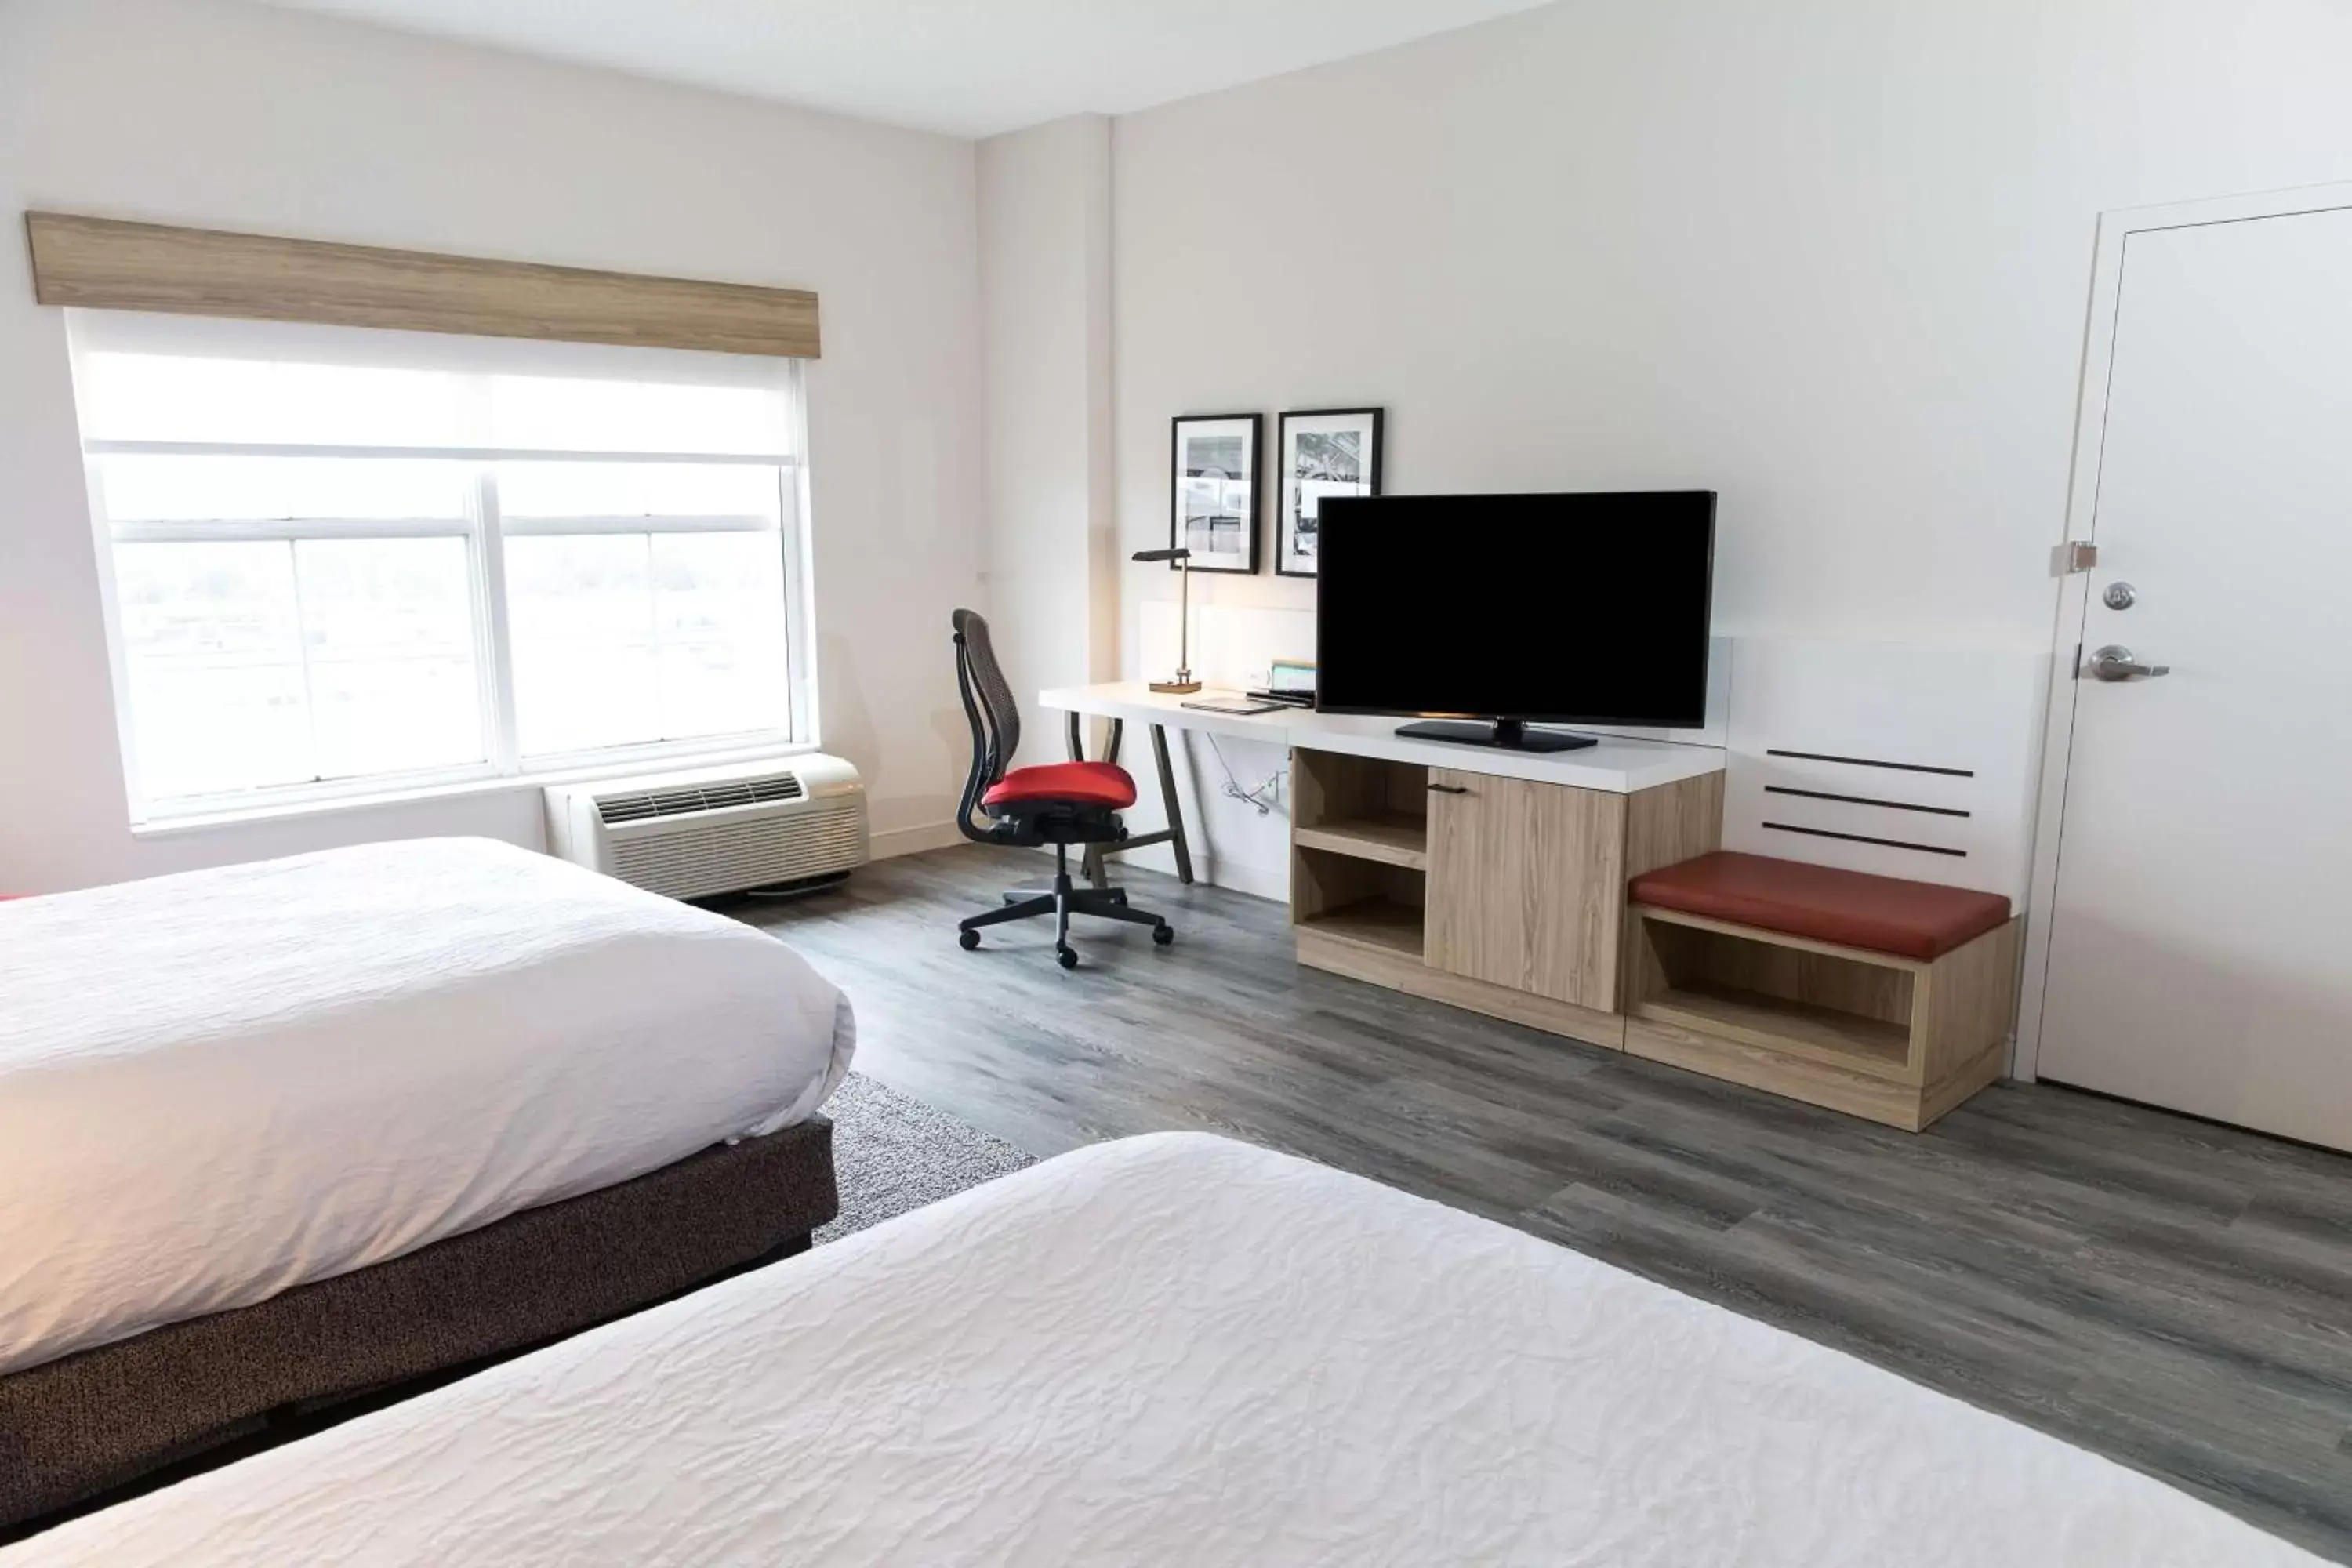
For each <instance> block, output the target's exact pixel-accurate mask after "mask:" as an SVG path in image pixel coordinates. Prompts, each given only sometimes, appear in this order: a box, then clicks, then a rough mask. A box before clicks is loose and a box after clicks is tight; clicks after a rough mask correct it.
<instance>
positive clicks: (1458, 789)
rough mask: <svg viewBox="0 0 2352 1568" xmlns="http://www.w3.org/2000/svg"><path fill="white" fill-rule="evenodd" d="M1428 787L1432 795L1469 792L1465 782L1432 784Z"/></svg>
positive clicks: (1466, 793)
mask: <svg viewBox="0 0 2352 1568" xmlns="http://www.w3.org/2000/svg"><path fill="white" fill-rule="evenodd" d="M1429 788H1430V792H1431V793H1432V794H1433V795H1468V794H1469V793H1470V790H1469V786H1467V785H1466V784H1432V785H1430V786H1429Z"/></svg>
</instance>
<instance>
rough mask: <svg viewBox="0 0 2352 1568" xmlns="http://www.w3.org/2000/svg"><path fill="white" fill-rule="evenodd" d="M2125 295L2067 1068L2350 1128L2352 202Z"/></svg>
mask: <svg viewBox="0 0 2352 1568" xmlns="http://www.w3.org/2000/svg"><path fill="white" fill-rule="evenodd" d="M2116 298H2117V300H2118V303H2117V307H2116V338H2115V357H2114V362H2113V366H2112V372H2111V376H2110V379H2109V382H2108V390H2107V413H2106V427H2105V443H2104V446H2103V447H2102V449H2101V455H2100V459H2099V468H2098V477H2097V486H2098V489H2097V501H2096V522H2095V533H2094V538H2095V542H2096V543H2097V546H2098V564H2097V568H2096V570H2095V572H2094V573H2093V574H2092V575H2091V577H2090V582H2089V588H2090V593H2089V607H2088V609H2087V610H2086V611H2085V612H2084V624H2083V627H2082V640H2083V648H2084V661H2085V662H2087V661H2089V660H2091V659H2092V658H2094V657H2095V654H2096V653H2097V651H2098V650H2099V649H2100V648H2101V647H2105V646H2108V645H2115V646H2117V647H2124V648H2127V649H2129V650H2130V656H2131V657H2130V658H2129V659H2127V660H2124V659H2119V660H2116V661H2114V663H2113V664H2112V665H2111V673H2115V674H2118V675H2122V676H2124V677H2125V678H2124V679H2116V680H2113V681H2107V680H2101V679H2095V678H2092V677H2090V676H2087V675H2086V676H2084V678H2083V679H2080V680H2078V681H2077V682H2076V683H2075V685H2074V697H2075V707H2074V744H2073V749H2072V752H2071V756H2070V759H2069V763H2068V769H2067V774H2066V786H2065V787H2066V793H2065V805H2064V808H2063V825H2064V826H2063V832H2062V834H2061V837H2060V839H2059V846H2058V861H2057V882H2056V895H2055V898H2054V900H2053V908H2052V910H2051V917H2050V919H2051V935H2050V942H2051V945H2050V967H2049V978H2048V983H2047V987H2048V988H2047V991H2046V993H2045V998H2044V1004H2043V1010H2042V1052H2041V1059H2040V1069H2039V1070H2040V1074H2041V1076H2042V1077H2043V1078H2046V1079H2053V1080H2056V1081H2059V1082H2062V1083H2072V1084H2077V1085H2080V1086H2082V1087H2084V1088H2086V1089H2100V1090H2104V1091H2105V1092H2107V1093H2111V1094H2117V1095H2123V1096H2126V1097H2127V1098H2129V1099H2132V1100H2147V1101H2149V1102H2152V1103H2154V1104H2158V1105H2166V1106H2171V1107H2173V1108H2175V1109H2177V1110H2186V1111H2191V1112H2193V1113H2195V1114H2197V1115H2200V1116H2209V1117H2214V1118H2217V1119H2219V1120H2221V1121H2232V1122H2237V1123H2239V1124H2241V1125H2243V1126H2247V1127H2255V1128H2260V1129H2263V1130H2264V1131H2271V1132H2278V1133H2284V1134H2285V1135H2286V1136H2288V1137H2293V1138H2301V1139H2305V1140H2308V1141H2310V1142H2316V1143H2326V1144H2331V1145H2333V1146H2335V1147H2336V1148H2341V1149H2352V207H2347V208H2338V209H2336V210H2333V211H2326V212H2315V213H2302V214H2295V215H2293V216H2270V217H2257V218H2244V219H2240V220H2237V221H2227V222H2213V223H2205V224H2199V225H2190V226H2179V227H2170V228H2156V229H2149V230H2143V231H2140V232H2136V233H2133V234H2131V235H2130V237H2128V238H2127V239H2126V242H2125V245H2124V251H2123V264H2122V270H2121V284H2120V292H2119V293H2118V295H2117V297H2116ZM2126 663H2137V664H2141V665H2147V666H2158V665H2162V666H2168V667H2169V669H2168V673H2166V674H2164V675H2162V676H2158V677H2149V676H2137V677H2135V676H2133V675H2132V674H2131V673H2130V672H2129V671H2128V670H2127V669H2125V668H2118V667H2119V666H2121V665H2123V664H2126Z"/></svg>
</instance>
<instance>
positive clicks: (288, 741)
mask: <svg viewBox="0 0 2352 1568" xmlns="http://www.w3.org/2000/svg"><path fill="white" fill-rule="evenodd" d="M114 560H115V581H116V591H117V595H118V599H119V602H120V605H121V617H122V637H123V646H124V652H125V654H126V656H127V664H128V669H129V674H130V682H131V727H132V731H133V732H134V734H135V735H136V737H137V745H138V754H139V768H140V784H141V789H142V793H143V794H144V795H146V796H147V797H148V798H149V799H154V800H168V799H172V798H175V797H179V796H185V795H213V794H217V793H221V792H223V791H229V790H242V789H255V788H259V787H262V786H264V785H268V784H300V783H308V782H310V781H313V780H317V779H321V778H329V779H332V778H352V777H361V776H364V775H367V774H371V773H406V772H411V771H415V770H420V769H426V768H436V767H446V766H451V765H456V764H460V763H470V762H479V761H481V760H482V758H483V755H484V747H483V744H482V729H481V718H480V700H479V695H478V693H479V687H478V681H477V679H476V676H475V663H474V637H473V607H472V598H471V583H472V574H471V571H470V569H469V565H468V563H467V547H466V541H464V540H462V539H365V540H348V541H346V540H333V541H319V540H304V541H301V542H285V541H268V542H253V543H226V544H224V543H190V544H123V545H118V546H117V547H116V549H115V552H114ZM306 659H307V668H306Z"/></svg>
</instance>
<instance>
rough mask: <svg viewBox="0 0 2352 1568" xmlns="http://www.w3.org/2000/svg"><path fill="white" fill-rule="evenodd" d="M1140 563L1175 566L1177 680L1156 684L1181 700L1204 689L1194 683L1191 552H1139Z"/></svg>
mask: <svg viewBox="0 0 2352 1568" xmlns="http://www.w3.org/2000/svg"><path fill="white" fill-rule="evenodd" d="M1133 558H1134V559H1135V560H1138V561H1173V562H1174V563H1176V584H1177V587H1176V679H1173V680H1155V681H1153V682H1152V683H1151V689H1152V690H1154V691H1164V692H1167V693H1168V694H1170V695H1171V696H1176V697H1182V696H1189V695H1190V694H1191V693H1192V692H1195V691H1198V690H1200V689H1201V683H1200V682H1199V681H1197V680H1195V679H1192V552H1191V551H1189V550H1187V549H1185V548H1184V547H1183V546H1181V545H1179V546H1177V547H1176V548H1175V549H1173V550H1139V551H1137V552H1135V555H1134V557H1133Z"/></svg>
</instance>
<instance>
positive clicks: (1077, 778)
mask: <svg viewBox="0 0 2352 1568" xmlns="http://www.w3.org/2000/svg"><path fill="white" fill-rule="evenodd" d="M1030 801H1068V802H1070V803H1071V804H1072V805H1107V806H1109V807H1111V808H1113V809H1114V810H1116V809H1118V808H1119V807H1121V806H1129V805H1134V804H1135V781H1134V780H1133V779H1131V778H1129V777H1128V775H1127V770H1126V769H1125V768H1123V767H1120V766H1119V765H1118V763H1043V764H1041V765H1039V766H1037V767H1034V768H1015V769H1013V771H1012V772H1011V773H1007V774H1005V775H1004V776H1003V778H1001V779H999V780H997V781H996V783H995V784H992V785H991V786H990V788H989V791H988V793H987V794H986V795H982V796H981V797H980V804H981V805H1022V804H1024V803H1026V802H1030Z"/></svg>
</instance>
